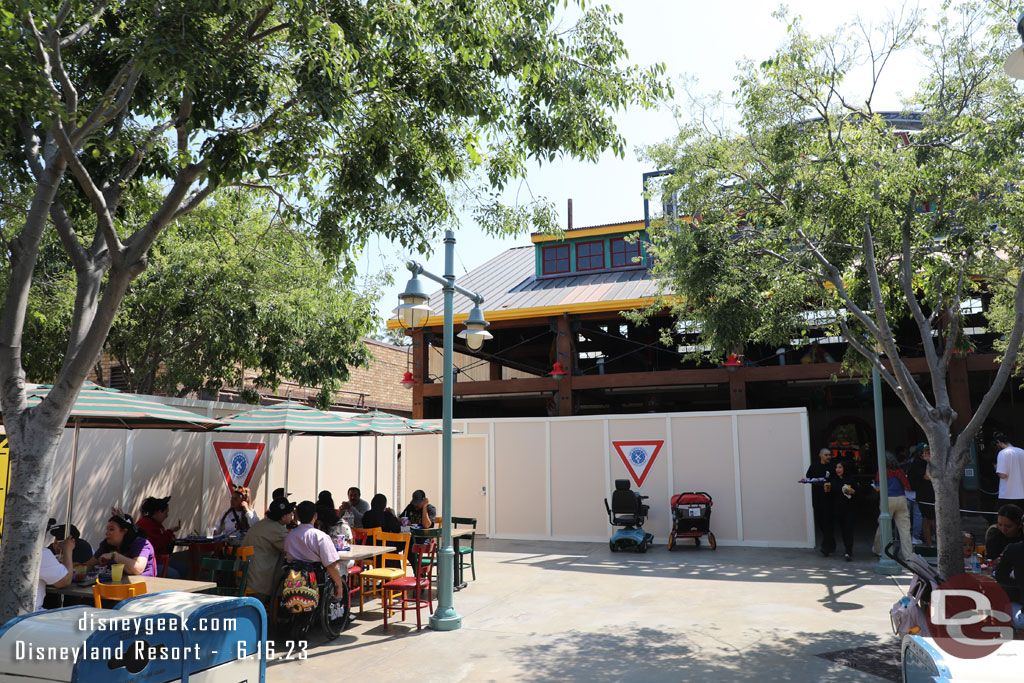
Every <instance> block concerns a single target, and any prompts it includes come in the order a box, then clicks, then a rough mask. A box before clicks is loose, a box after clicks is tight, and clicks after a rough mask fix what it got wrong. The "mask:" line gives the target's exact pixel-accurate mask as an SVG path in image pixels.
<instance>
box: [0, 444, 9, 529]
mask: <svg viewBox="0 0 1024 683" xmlns="http://www.w3.org/2000/svg"><path fill="white" fill-rule="evenodd" d="M10 465H11V449H10V448H8V447H7V437H6V436H5V435H3V434H0V542H2V541H3V537H4V505H5V504H6V502H7V485H8V484H10V482H11V467H10Z"/></svg>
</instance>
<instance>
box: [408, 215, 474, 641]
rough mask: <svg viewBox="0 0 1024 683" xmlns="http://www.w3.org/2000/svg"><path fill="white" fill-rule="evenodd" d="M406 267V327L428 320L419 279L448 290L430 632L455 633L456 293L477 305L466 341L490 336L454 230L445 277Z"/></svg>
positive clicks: (458, 623) (448, 234) (447, 240)
mask: <svg viewBox="0 0 1024 683" xmlns="http://www.w3.org/2000/svg"><path fill="white" fill-rule="evenodd" d="M405 267H406V268H408V269H409V270H410V272H412V278H410V279H409V283H408V284H407V285H406V288H405V291H404V292H402V293H401V294H399V295H398V298H399V300H400V301H401V302H402V303H401V304H399V306H398V308H396V309H395V310H394V312H395V314H397V315H398V319H399V320H401V322H402V324H403V325H405V326H406V327H412V328H417V327H422V326H423V325H424V324H425V323H426V322H427V318H428V317H429V316H430V313H431V309H430V306H428V305H427V299H428V298H429V297H428V296H427V292H426V290H425V289H424V288H423V282H422V281H421V280H420V279H419V276H420V275H422V276H423V277H425V278H427V279H429V280H433V281H434V282H436V283H438V284H440V285H441V291H442V292H444V358H443V361H442V377H443V379H442V390H443V393H442V398H441V404H442V407H443V413H442V417H443V419H442V422H441V430H442V431H441V518H442V520H443V522H442V524H441V550H440V553H439V556H438V562H437V610H436V611H435V612H434V613H433V614H432V615H431V617H430V628H432V629H434V630H435V631H454V630H456V629H459V628H461V627H462V617H461V616H459V614H458V612H456V611H455V606H454V605H453V604H452V603H453V598H454V593H455V550H454V548H452V381H453V379H454V373H453V372H452V369H453V363H452V332H453V330H452V327H453V324H452V318H453V314H452V300H453V298H454V295H455V292H459V293H460V294H462V295H464V296H466V297H468V298H469V299H471V300H472V301H473V304H474V306H473V310H472V311H470V314H469V317H468V318H467V319H466V329H465V330H463V331H462V332H460V333H459V336H460V337H462V338H463V339H465V340H466V345H467V346H469V348H470V349H472V350H474V351H475V350H477V349H479V348H480V347H481V346H482V345H483V343H484V341H485V340H487V339H490V338H491V333H490V332H488V331H487V330H486V329H485V328H486V327H487V321H486V320H484V314H483V311H481V310H480V305H481V304H482V303H483V302H484V298H483V297H482V296H480V295H479V294H477V293H476V292H471V291H469V290H468V289H463V288H462V287H459V286H458V285H456V284H455V275H453V273H454V272H455V233H453V232H452V231H451V230H447V231H445V234H444V272H445V274H444V277H438V276H437V275H434V274H433V273H431V272H429V271H426V270H424V269H423V266H421V265H420V264H418V263H416V262H415V261H409V262H408V263H406V264H405Z"/></svg>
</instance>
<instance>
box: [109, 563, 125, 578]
mask: <svg viewBox="0 0 1024 683" xmlns="http://www.w3.org/2000/svg"><path fill="white" fill-rule="evenodd" d="M123 578H124V565H123V564H112V565H110V583H121V579H123Z"/></svg>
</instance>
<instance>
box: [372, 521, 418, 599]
mask: <svg viewBox="0 0 1024 683" xmlns="http://www.w3.org/2000/svg"><path fill="white" fill-rule="evenodd" d="M410 538H411V537H410V535H409V534H389V533H386V532H383V531H382V532H380V533H378V534H377V535H376V538H375V541H376V543H375V545H391V546H399V545H401V547H402V549H401V550H399V551H397V552H390V553H384V554H382V555H378V556H377V558H378V559H379V560H380V564H379V566H377V567H373V568H372V569H364V570H363V573H362V574H360V580H361V581H362V584H361V589H360V593H361V594H363V595H366V594H371V595H377V594H381V595H383V594H382V593H381V590H380V586H379V585H378V582H379V584H384V583H387V582H388V581H395V580H397V579H400V578H402V577H403V576H405V573H406V568H407V567H408V565H409V540H410ZM388 560H394V561H396V562H398V563H400V566H399V567H389V566H387V561H388ZM367 580H369V581H370V589H369V591H367V588H366V581H367Z"/></svg>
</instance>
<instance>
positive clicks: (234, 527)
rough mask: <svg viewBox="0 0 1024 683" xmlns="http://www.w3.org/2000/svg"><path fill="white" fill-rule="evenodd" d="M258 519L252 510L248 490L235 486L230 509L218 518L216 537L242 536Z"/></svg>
mask: <svg viewBox="0 0 1024 683" xmlns="http://www.w3.org/2000/svg"><path fill="white" fill-rule="evenodd" d="M258 521H260V518H259V517H258V516H257V515H256V511H255V510H253V509H252V500H251V499H250V498H249V489H247V488H245V487H243V486H236V487H235V488H234V489H232V491H231V507H229V508H228V509H227V511H226V512H225V513H224V514H223V515H221V516H220V520H218V522H217V531H216V533H217V535H218V536H224V535H228V536H229V535H231V534H233V533H235V532H238V533H241V534H244V533H245V532H247V531H249V527H251V526H252V525H253V524H255V523H256V522H258Z"/></svg>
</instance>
